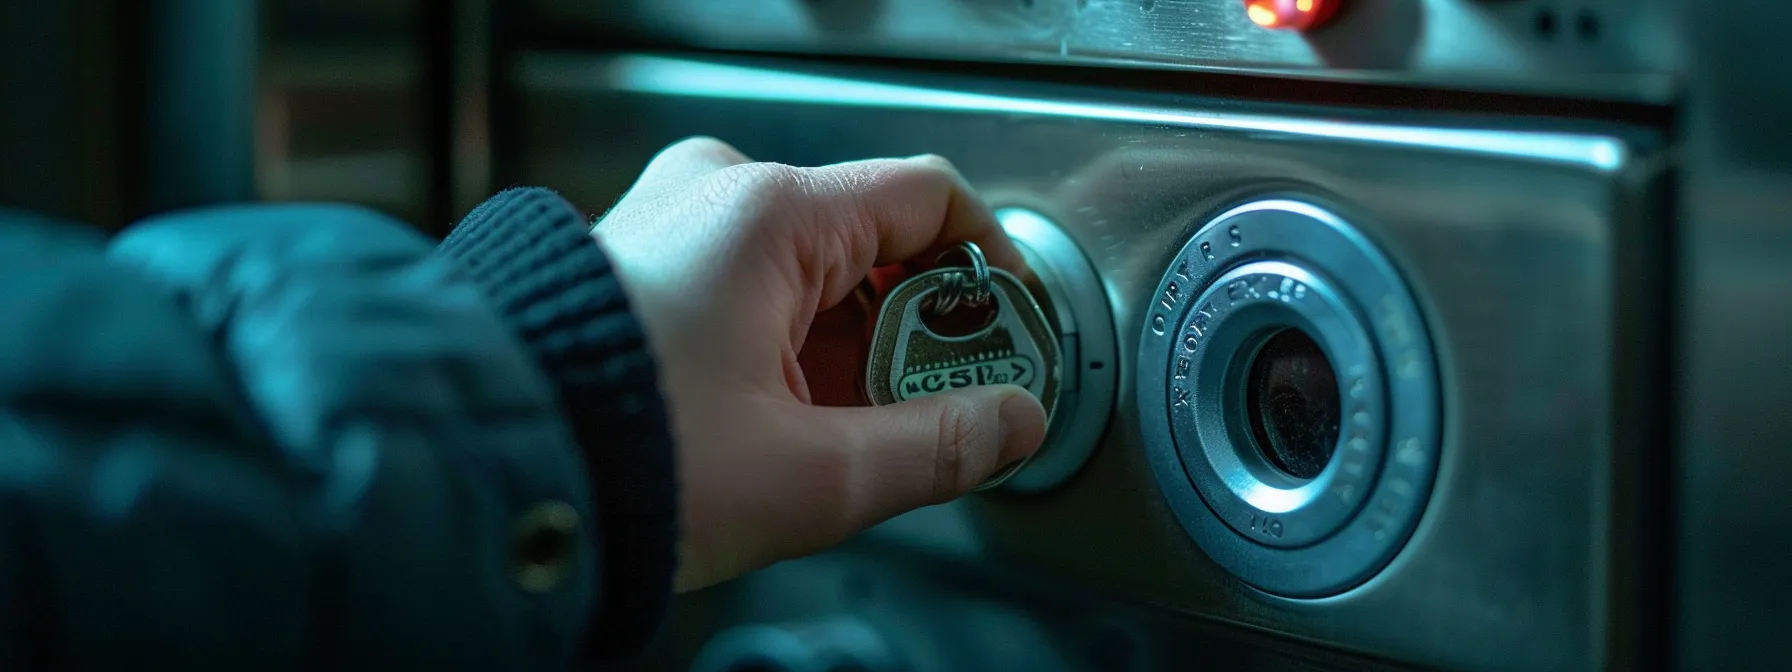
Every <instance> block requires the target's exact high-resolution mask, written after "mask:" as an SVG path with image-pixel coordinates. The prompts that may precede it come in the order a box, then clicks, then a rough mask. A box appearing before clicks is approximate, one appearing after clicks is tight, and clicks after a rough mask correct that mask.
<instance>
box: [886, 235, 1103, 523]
mask: <svg viewBox="0 0 1792 672" xmlns="http://www.w3.org/2000/svg"><path fill="white" fill-rule="evenodd" d="M997 216H998V218H999V219H1000V221H1001V222H1002V225H1003V228H1004V230H1005V231H1006V232H1007V233H1008V235H1009V237H1010V238H1012V239H1013V240H1014V242H1015V243H1016V246H1017V247H1018V248H1020V251H1021V254H1022V255H1023V257H1024V258H1025V260H1026V262H1027V266H1028V268H1029V269H1030V270H1031V271H1032V272H1033V276H1034V278H1033V281H1032V282H1023V281H1022V280H1021V279H1020V278H1017V277H1016V276H1015V275H1013V274H1012V273H1009V272H1007V271H1004V270H1002V269H999V268H994V267H992V266H990V265H989V263H988V261H987V260H986V259H985V258H984V255H983V251H982V250H981V249H979V248H978V247H977V246H976V245H975V244H971V243H964V244H961V245H958V246H956V247H954V248H952V249H949V250H947V251H945V252H944V253H942V254H941V255H940V257H939V258H938V259H937V260H936V263H935V267H934V268H933V269H931V270H928V271H925V272H923V273H920V274H918V275H915V276H914V277H911V278H909V279H908V280H906V281H904V282H902V283H901V284H899V285H897V286H896V287H895V289H893V290H891V291H890V292H889V294H888V296H887V297H886V298H885V299H884V300H883V304H882V308H881V309H880V310H879V311H878V319H877V322H876V327H875V329H874V330H873V331H872V338H871V348H870V353H869V356H868V360H867V364H866V373H865V392H866V395H867V397H868V399H869V400H870V401H871V403H873V404H877V405H884V404H893V403H896V402H899V401H905V400H908V399H913V398H916V397H920V396H925V395H928V394H937V393H940V392H945V391H948V390H954V389H960V388H964V387H970V386H974V385H995V384H1013V385H1018V386H1020V387H1022V388H1025V389H1026V390H1027V391H1028V392H1030V393H1032V394H1033V396H1035V397H1037V398H1038V399H1039V400H1040V403H1041V404H1042V405H1043V406H1044V407H1045V411H1046V417H1047V418H1048V419H1049V426H1048V429H1047V432H1046V439H1045V444H1044V445H1043V446H1042V447H1041V448H1040V450H1039V451H1038V452H1037V453H1035V454H1034V455H1033V456H1032V457H1030V458H1027V459H1024V460H1021V461H1019V462H1016V463H1014V464H1010V465H1007V466H1005V467H1003V468H1002V469H1001V470H1000V471H998V472H997V473H996V474H995V475H994V476H991V477H990V478H989V479H988V480H986V481H984V482H983V483H982V484H980V485H978V486H977V488H976V490H977V491H986V490H992V489H995V488H1003V489H1005V490H1009V491H1014V492H1040V491H1043V490H1046V489H1049V488H1052V487H1054V486H1056V485H1058V484H1060V483H1063V482H1064V481H1066V480H1069V478H1070V477H1072V476H1073V475H1075V473H1076V472H1077V470H1079V469H1080V468H1081V467H1082V465H1083V463H1084V462H1086V461H1088V458H1089V456H1090V455H1091V454H1092V453H1093V452H1094V450H1095V446H1096V444H1097V443H1099V442H1100V440H1101V436H1102V434H1103V433H1104V432H1105V430H1106V426H1107V420H1108V415H1109V413H1110V411H1111V410H1112V406H1113V400H1114V390H1115V366H1114V357H1115V351H1114V332H1113V325H1112V319H1111V317H1110V315H1111V313H1110V312H1109V310H1108V306H1107V299H1106V295H1105V294H1104V293H1103V292H1102V288H1101V283H1100V281H1099V279H1098V278H1097V276H1096V275H1095V269H1094V267H1093V266H1092V265H1090V263H1089V261H1088V259H1087V258H1086V257H1084V256H1083V254H1082V252H1081V250H1080V249H1078V248H1077V246H1076V244H1075V242H1074V241H1072V240H1071V238H1070V237H1069V236H1068V235H1066V234H1065V233H1064V232H1063V231H1062V230H1061V229H1059V228H1058V227H1057V226H1055V225H1053V224H1052V223H1051V222H1050V221H1048V220H1046V219H1044V218H1043V217H1041V216H1039V215H1037V214H1035V213H1032V212H1029V211H1025V210H1018V209H1006V210H1001V211H998V212H997Z"/></svg>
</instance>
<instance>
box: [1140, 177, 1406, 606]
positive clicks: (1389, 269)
mask: <svg viewBox="0 0 1792 672" xmlns="http://www.w3.org/2000/svg"><path fill="white" fill-rule="evenodd" d="M1146 319H1147V324H1146V325H1145V329H1144V331H1143V333H1142V335H1141V339H1140V345H1139V377H1138V385H1139V387H1138V398H1139V414H1140V420H1141V430H1142V435H1143V437H1144V439H1145V445H1146V450H1147V453H1148V454H1149V456H1150V459H1151V467H1152V471H1153V473H1154V474H1155V476H1156V477H1157V481H1158V485H1159V487H1160V488H1161V489H1162V490H1163V492H1164V495H1165V497H1166V499H1167V500H1168V501H1169V503H1170V505H1171V507H1172V509H1173V510H1174V511H1175V513H1176V516H1177V518H1178V520H1179V522H1181V523H1182V526H1183V528H1184V529H1185V530H1187V531H1188V533H1189V534H1190V536H1191V537H1193V538H1194V540H1195V542H1196V543H1197V544H1199V545H1200V546H1201V548H1202V550H1204V551H1205V552H1206V553H1207V555H1208V556H1210V557H1212V558H1213V559H1214V561H1215V562H1217V563H1218V564H1220V565H1221V566H1222V567H1224V568H1225V569H1227V570H1228V571H1230V572H1232V573H1233V574H1235V575H1237V576H1238V577H1239V578H1240V579H1242V580H1244V581H1245V582H1246V583H1249V584H1251V585H1252V586H1255V587H1257V588H1258V589H1261V590H1263V591H1265V592H1269V593H1273V594H1276V595H1282V596H1286V597H1294V598H1316V597H1324V596H1329V595H1335V594H1338V593H1341V592H1343V591H1346V590H1349V589H1351V588H1353V587H1355V586H1357V585H1360V584H1361V583H1362V582H1364V581H1366V580H1368V578H1369V577H1371V576H1373V575H1374V574H1375V573H1376V572H1377V571H1379V570H1380V569H1381V568H1382V567H1384V566H1386V565H1387V563H1388V562H1389V561H1390V560H1392V558H1393V557H1394V555H1395V554H1396V553H1398V551H1399V549H1400V548H1401V546H1403V545H1404V544H1405V542H1406V539H1407V538H1408V537H1409V536H1410V535H1411V533H1412V530H1413V528H1414V527H1415V526H1416V525H1417V523H1418V520H1419V517H1420V515H1421V514H1422V513H1423V511H1424V508H1425V504H1426V501H1427V500H1428V499H1429V496H1430V492H1431V485H1432V481H1433V479H1434V477H1435V474H1436V468H1437V459H1438V455H1439V431H1440V429H1439V415H1438V414H1439V408H1440V404H1439V399H1438V383H1437V373H1436V364H1435V359H1434V357H1433V354H1432V352H1431V346H1430V341H1429V338H1428V337H1427V335H1426V333H1425V328H1424V323H1423V321H1422V319H1421V317H1420V313H1419V311H1418V307H1417V305H1416V303H1415V301H1414V300H1413V298H1412V295H1411V294H1410V293H1409V292H1408V291H1407V289H1406V286H1405V284H1404V282H1403V281H1402V280H1401V278H1400V276H1399V275H1398V274H1397V273H1396V272H1395V270H1394V267H1393V265H1392V264H1391V263H1390V262H1389V261H1388V260H1387V258H1386V257H1384V256H1383V255H1382V254H1381V253H1380V251H1379V250H1377V249H1376V248H1375V247H1374V246H1373V245H1371V244H1370V243H1369V241H1368V240H1367V239H1366V238H1364V237H1363V236H1362V235H1361V234H1360V233H1358V232H1357V231H1356V230H1355V229H1353V228H1351V227H1350V226H1349V225H1347V224H1346V223H1345V222H1344V221H1343V220H1341V219H1339V218H1338V217H1336V216H1334V215H1332V214H1331V213H1329V212H1327V211H1325V210H1322V209H1320V208H1318V207H1315V206H1313V205H1311V204H1308V203H1304V202H1300V201H1294V200H1264V201H1259V202H1256V203H1251V204H1248V205H1245V206H1241V207H1238V208H1235V209H1233V210H1230V211H1228V212H1226V213H1224V214H1222V215H1220V216H1219V217H1217V218H1215V219H1214V220H1213V221H1212V222H1210V223H1209V224H1207V225H1206V226H1204V227H1202V228H1201V230H1200V231H1198V232H1197V233H1196V234H1195V236H1194V237H1193V238H1192V239H1191V240H1190V241H1189V242H1188V244H1187V245H1186V246H1185V247H1184V248H1183V249H1182V250H1181V252H1180V253H1179V254H1178V255H1177V256H1176V258H1175V259H1173V260H1172V261H1171V264H1170V270H1169V272H1168V273H1166V274H1165V276H1164V278H1163V280H1162V281H1161V282H1160V283H1159V285H1158V288H1157V293H1156V295H1155V296H1154V298H1153V301H1152V304H1151V306H1150V310H1149V312H1148V313H1147V318H1146Z"/></svg>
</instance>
